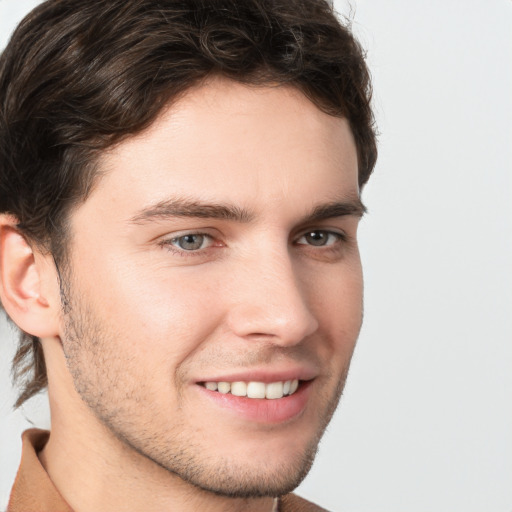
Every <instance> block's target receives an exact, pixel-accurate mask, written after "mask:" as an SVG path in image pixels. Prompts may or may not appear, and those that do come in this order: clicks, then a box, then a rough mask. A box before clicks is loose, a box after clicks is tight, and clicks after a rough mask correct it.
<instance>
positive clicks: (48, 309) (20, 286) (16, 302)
mask: <svg viewBox="0 0 512 512" xmlns="http://www.w3.org/2000/svg"><path fill="white" fill-rule="evenodd" d="M16 225H17V219H16V218H15V217H13V216H11V215H5V214H2V215H0V300H1V301H2V305H3V307H4V309H5V310H6V312H7V314H8V315H9V316H10V318H11V319H12V320H13V321H14V323H15V324H16V325H17V326H18V327H19V328H20V329H22V330H23V331H25V332H26V333H28V334H32V335H33V336H37V337H39V338H45V337H50V336H58V334H59V311H60V295H59V292H58V289H59V288H58V280H57V272H56V271H55V266H54V265H53V260H52V262H51V263H50V262H49V260H51V258H49V257H48V256H44V255H42V254H41V253H40V252H38V251H37V250H35V249H33V248H32V247H31V245H30V244H29V243H28V241H27V240H26V238H25V237H24V236H23V235H22V234H21V232H20V231H19V230H18V229H17V228H16ZM52 281H55V286H52V285H51V282H52ZM49 283H50V284H49Z"/></svg>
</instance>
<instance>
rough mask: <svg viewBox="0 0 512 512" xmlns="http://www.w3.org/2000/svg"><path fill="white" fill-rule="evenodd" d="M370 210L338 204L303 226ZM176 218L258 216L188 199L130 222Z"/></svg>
mask: <svg viewBox="0 0 512 512" xmlns="http://www.w3.org/2000/svg"><path fill="white" fill-rule="evenodd" d="M365 212H366V207H365V206H364V204H363V203H362V201H361V199H360V198H356V199H348V200H345V199H344V200H337V201H331V202H329V203H325V204H321V205H318V206H316V207H315V208H313V210H312V211H311V213H309V214H307V215H306V216H304V217H303V218H302V219H301V222H300V223H301V224H305V223H308V222H315V221H320V220H325V219H330V218H335V217H344V216H348V215H350V216H355V217H362V216H363V215H364V213H365ZM173 217H189V218H200V219H221V220H229V221H235V222H240V223H248V222H251V221H252V220H253V219H254V218H255V215H254V213H252V212H250V211H249V210H247V209H245V208H241V207H238V206H235V205H230V204H224V203H205V202H201V201H196V200H189V199H185V198H174V199H169V200H165V201H160V202H158V203H156V204H153V205H151V206H148V207H146V208H144V209H142V210H141V211H140V212H138V213H137V214H136V215H135V216H133V217H132V218H131V219H130V222H131V223H132V224H145V223H147V222H151V221H158V220H166V219H169V218H173Z"/></svg>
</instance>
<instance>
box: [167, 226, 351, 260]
mask: <svg viewBox="0 0 512 512" xmlns="http://www.w3.org/2000/svg"><path fill="white" fill-rule="evenodd" d="M314 233H316V234H320V233H321V234H322V235H327V237H328V239H329V238H332V237H334V239H335V240H334V241H333V242H332V243H331V244H329V245H314V244H307V243H298V242H299V240H301V239H302V238H305V237H307V236H308V235H312V234H314ZM187 236H195V237H205V238H208V239H210V243H209V245H208V246H207V247H204V248H198V249H195V250H187V249H183V248H180V247H177V246H176V245H175V243H176V242H177V241H179V240H180V239H182V238H185V237H187ZM348 239H349V237H348V236H347V235H346V233H343V232H337V231H331V230H328V229H311V230H308V231H306V232H305V233H303V234H302V235H300V236H299V237H298V238H297V239H296V240H295V242H294V243H295V244H296V245H302V246H307V247H310V248H313V250H314V249H315V248H319V249H322V250H323V251H324V252H326V251H337V250H338V251H339V249H340V245H342V244H343V243H345V242H347V241H348ZM214 244H215V239H214V237H213V236H212V235H210V234H208V233H202V232H190V233H184V234H182V235H179V236H174V237H172V238H168V239H165V240H162V241H161V242H160V243H159V245H160V246H161V247H165V249H167V250H168V251H169V252H171V253H173V254H177V255H179V256H181V257H194V256H200V255H202V254H204V251H206V250H208V249H209V248H211V247H212V246H213V245H214ZM219 246H220V245H219Z"/></svg>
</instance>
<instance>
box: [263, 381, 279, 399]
mask: <svg viewBox="0 0 512 512" xmlns="http://www.w3.org/2000/svg"><path fill="white" fill-rule="evenodd" d="M265 398H269V399H271V400H274V399H276V398H283V383H282V382H271V383H270V384H267V386H266V389H265Z"/></svg>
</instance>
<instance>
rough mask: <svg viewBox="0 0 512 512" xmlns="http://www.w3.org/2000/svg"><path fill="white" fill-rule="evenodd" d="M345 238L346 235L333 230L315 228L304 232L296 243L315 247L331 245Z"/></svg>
mask: <svg viewBox="0 0 512 512" xmlns="http://www.w3.org/2000/svg"><path fill="white" fill-rule="evenodd" d="M342 240H344V235H342V234H341V233H334V232H332V231H324V230H319V229H318V230H315V231H309V232H308V233H304V234H303V235H302V236H301V237H300V238H299V239H298V240H297V242H296V243H298V244H301V245H312V246H314V247H329V246H332V245H334V244H336V243H338V242H340V241H342Z"/></svg>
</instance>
